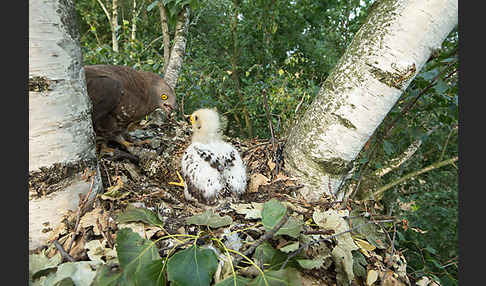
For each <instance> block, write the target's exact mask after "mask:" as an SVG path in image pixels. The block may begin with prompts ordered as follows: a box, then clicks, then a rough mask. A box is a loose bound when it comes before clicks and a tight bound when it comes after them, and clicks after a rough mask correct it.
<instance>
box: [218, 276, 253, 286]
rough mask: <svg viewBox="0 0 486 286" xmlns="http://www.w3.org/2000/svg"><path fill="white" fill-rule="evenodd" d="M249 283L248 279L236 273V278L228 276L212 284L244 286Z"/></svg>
mask: <svg viewBox="0 0 486 286" xmlns="http://www.w3.org/2000/svg"><path fill="white" fill-rule="evenodd" d="M235 282H236V283H235ZM248 283H250V279H248V278H245V277H242V276H239V275H236V279H235V277H233V276H230V277H228V278H226V279H224V280H223V281H220V282H218V283H216V284H215V285H214V286H235V285H236V286H246V285H248Z"/></svg>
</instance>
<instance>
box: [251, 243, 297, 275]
mask: <svg viewBox="0 0 486 286" xmlns="http://www.w3.org/2000/svg"><path fill="white" fill-rule="evenodd" d="M262 259H263V264H267V265H269V267H268V269H278V268H280V266H281V265H282V264H283V263H284V261H285V260H286V259H287V254H285V253H283V252H281V251H278V250H277V249H275V248H273V247H272V246H271V245H270V243H268V242H264V243H262V244H261V245H259V246H258V247H257V248H256V249H255V253H254V254H253V260H255V261H261V260H262ZM287 265H289V266H295V265H296V263H295V259H291V260H290V261H289V263H288V264H287Z"/></svg>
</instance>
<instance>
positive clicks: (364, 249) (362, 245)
mask: <svg viewBox="0 0 486 286" xmlns="http://www.w3.org/2000/svg"><path fill="white" fill-rule="evenodd" d="M353 239H354V243H356V245H357V246H358V247H359V250H360V251H361V253H363V254H364V255H365V256H366V257H370V254H369V251H373V250H375V249H376V247H375V246H374V245H371V244H369V243H368V242H367V241H366V240H362V239H359V238H353Z"/></svg>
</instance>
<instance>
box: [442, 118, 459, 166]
mask: <svg viewBox="0 0 486 286" xmlns="http://www.w3.org/2000/svg"><path fill="white" fill-rule="evenodd" d="M456 130H457V125H456V126H455V127H453V128H452V129H451V131H450V132H449V135H447V139H446V141H445V143H444V147H442V152H441V153H440V157H439V160H438V161H442V158H444V154H445V151H446V148H447V144H449V139H450V138H451V135H452V132H454V131H456Z"/></svg>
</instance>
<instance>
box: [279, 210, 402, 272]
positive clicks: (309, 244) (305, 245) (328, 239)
mask: <svg viewBox="0 0 486 286" xmlns="http://www.w3.org/2000/svg"><path fill="white" fill-rule="evenodd" d="M393 221H394V220H392V219H389V220H380V221H368V222H365V223H362V224H359V225H357V226H355V227H352V228H350V229H348V230H346V231H343V232H340V233H336V234H333V235H330V236H326V237H324V238H321V239H318V240H315V241H311V242H308V243H305V244H303V245H302V246H301V247H299V248H298V249H297V250H295V251H294V252H292V253H291V254H290V255H289V256H287V259H286V260H285V262H284V263H283V264H282V266H281V267H280V270H282V269H284V268H285V266H287V263H288V262H289V261H290V259H292V258H294V257H295V256H296V255H297V254H299V253H300V252H301V251H302V250H303V249H304V248H307V247H309V246H311V245H313V244H316V243H320V242H324V241H330V240H331V238H334V237H337V236H340V235H343V234H345V233H348V232H352V231H354V230H356V229H358V228H360V227H362V226H364V225H367V224H370V223H384V222H393Z"/></svg>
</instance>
